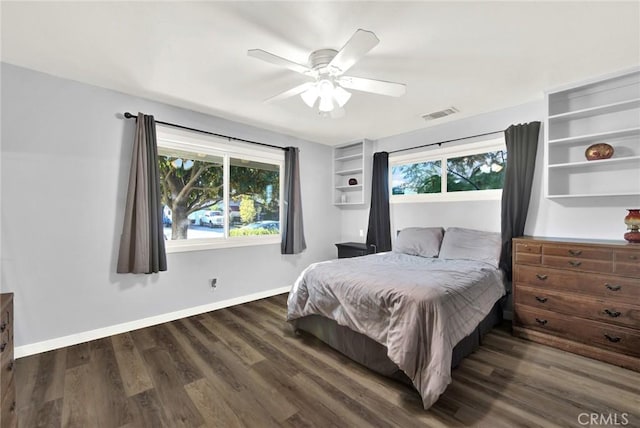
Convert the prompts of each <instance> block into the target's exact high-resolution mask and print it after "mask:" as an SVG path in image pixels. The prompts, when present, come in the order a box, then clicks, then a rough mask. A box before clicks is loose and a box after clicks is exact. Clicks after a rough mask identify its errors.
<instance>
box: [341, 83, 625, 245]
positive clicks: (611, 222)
mask: <svg viewBox="0 0 640 428" xmlns="http://www.w3.org/2000/svg"><path fill="white" fill-rule="evenodd" d="M544 114H545V109H544V100H543V98H542V94H541V97H540V100H539V101H534V102H530V103H527V104H523V105H520V106H516V107H511V108H506V109H503V110H498V111H495V112H491V113H485V114H481V115H477V116H473V117H469V118H464V119H460V120H454V121H451V122H447V123H444V124H442V125H438V126H432V127H429V128H424V129H421V130H418V131H414V132H410V133H406V134H401V135H396V136H392V137H388V138H382V139H380V140H378V141H377V142H376V144H375V150H374V151H392V150H397V149H401V148H408V147H413V146H417V145H422V144H429V143H434V142H439V141H445V140H451V139H454V138H460V137H466V136H470V135H476V134H482V133H485V132H492V131H495V130H500V129H506V128H507V127H508V126H509V125H512V124H516V123H526V122H531V121H536V120H539V121H541V122H543V121H544ZM543 135H544V133H543V132H542V131H541V133H540V140H539V143H538V154H537V158H536V170H535V174H534V184H533V189H532V195H531V201H530V206H529V215H528V218H527V225H526V228H525V234H527V235H534V236H550V237H569V238H585V239H590V238H593V239H615V240H622V235H623V234H624V232H625V231H626V230H625V225H624V222H623V218H624V216H625V215H626V213H627V211H626V208H635V206H633V207H631V206H627V205H629V204H634V205H637V202H634V201H637V198H585V199H580V200H578V201H567V200H563V201H557V200H548V199H546V198H544V196H543V187H542V186H543V178H542V177H543V174H542V171H543V163H544V160H543V159H544V158H543V153H544V137H543ZM488 138H490V136H489V137H488ZM471 141H473V140H465V141H462V142H461V143H468V142H471ZM368 213H369V208H368V207H366V208H361V209H351V210H344V211H342V240H343V241H363V238H359V237H358V231H359V229H364V230H365V233H366V229H367V222H368ZM408 226H444V227H448V226H461V227H469V228H475V229H482V230H489V231H500V201H497V200H496V201H477V202H433V203H402V204H392V205H391V230H392V231H395V230H398V229H402V228H403V227H408ZM392 235H395V233H392Z"/></svg>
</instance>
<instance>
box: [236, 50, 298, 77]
mask: <svg viewBox="0 0 640 428" xmlns="http://www.w3.org/2000/svg"><path fill="white" fill-rule="evenodd" d="M247 55H249V56H251V57H254V58H258V59H261V60H263V61H266V62H270V63H271V64H275V65H278V66H280V67H285V68H288V69H289V70H293V71H295V72H298V73H302V74H308V73H311V69H310V68H309V67H307V66H306V65H302V64H298V63H296V62H293V61H289V60H288V59H285V58H282V57H280V56H278V55H274V54H272V53H269V52H267V51H263V50H262V49H249V50H248V51H247Z"/></svg>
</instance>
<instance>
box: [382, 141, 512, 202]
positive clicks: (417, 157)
mask: <svg viewBox="0 0 640 428" xmlns="http://www.w3.org/2000/svg"><path fill="white" fill-rule="evenodd" d="M498 150H504V151H506V150H507V146H506V143H505V140H504V136H500V137H497V138H491V139H488V140H482V141H475V142H473V143H467V144H460V145H457V146H451V147H444V148H442V147H439V148H436V149H432V150H422V151H419V152H413V153H408V154H402V155H400V154H399V155H393V154H391V155H390V156H389V202H390V203H392V204H399V203H400V204H402V203H415V202H462V201H487V200H500V199H501V198H502V189H486V190H463V191H457V192H448V191H447V172H448V169H447V160H448V159H450V158H457V157H462V156H466V155H475V154H480V153H488V152H494V151H498ZM438 160H439V161H440V165H441V173H442V187H441V191H440V193H419V194H415V195H394V194H393V173H392V171H393V167H395V166H401V165H407V164H413V163H420V162H432V161H438ZM508 161H509V158H507V162H508Z"/></svg>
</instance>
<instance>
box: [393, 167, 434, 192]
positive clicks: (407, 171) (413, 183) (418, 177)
mask: <svg viewBox="0 0 640 428" xmlns="http://www.w3.org/2000/svg"><path fill="white" fill-rule="evenodd" d="M440 163H441V162H440V161H429V162H420V163H412V164H408V165H402V166H400V167H395V168H394V173H396V172H398V171H399V172H400V174H401V175H402V177H403V179H404V183H403V184H404V185H403V186H399V187H394V188H393V189H392V191H393V194H394V195H406V194H413V193H440V189H441V185H442V167H441V165H440ZM396 170H398V171H396Z"/></svg>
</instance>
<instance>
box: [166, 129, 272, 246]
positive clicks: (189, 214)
mask: <svg viewBox="0 0 640 428" xmlns="http://www.w3.org/2000/svg"><path fill="white" fill-rule="evenodd" d="M157 136H158V167H159V173H160V190H161V195H162V205H163V226H164V235H165V238H166V247H167V251H168V252H175V251H190V250H200V249H209V248H220V247H232V246H242V245H256V244H271V243H279V242H280V239H281V237H280V214H281V212H282V210H281V207H280V201H281V199H282V198H281V189H282V185H281V180H282V175H283V174H282V168H283V164H284V153H283V152H282V151H281V150H277V149H263V148H257V147H256V146H253V145H250V144H246V143H241V142H237V141H231V142H230V141H227V140H225V139H222V138H217V137H211V136H208V135H204V134H200V133H193V132H188V131H183V130H178V129H174V128H169V127H162V126H157Z"/></svg>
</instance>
